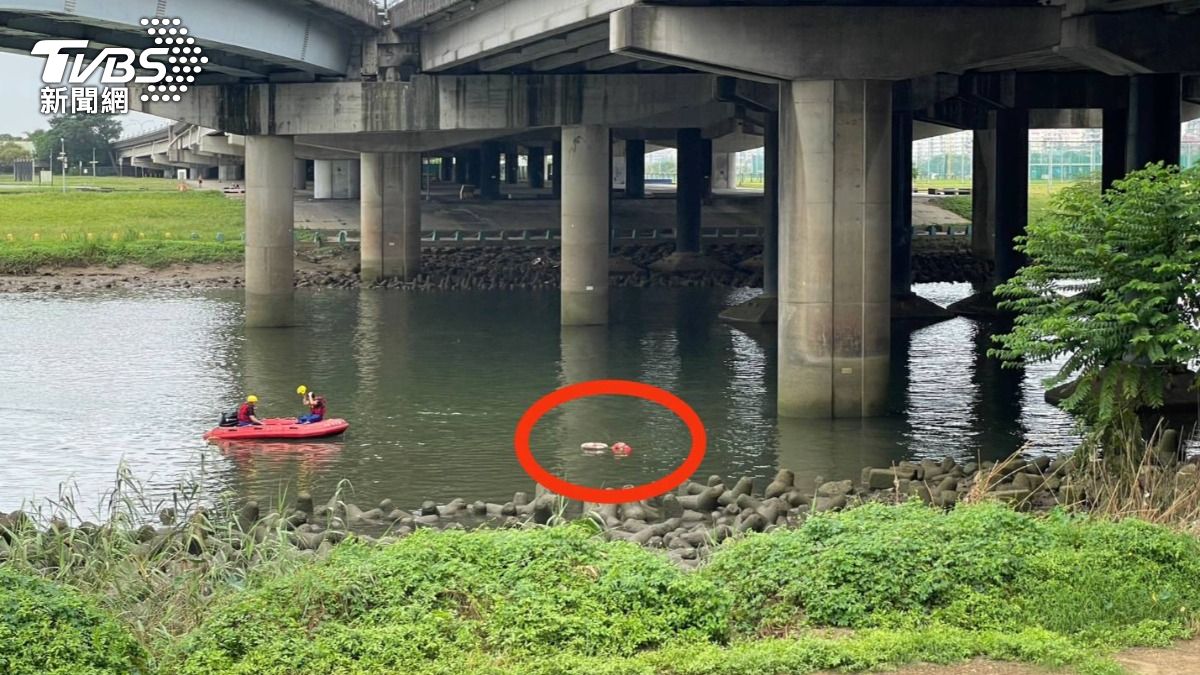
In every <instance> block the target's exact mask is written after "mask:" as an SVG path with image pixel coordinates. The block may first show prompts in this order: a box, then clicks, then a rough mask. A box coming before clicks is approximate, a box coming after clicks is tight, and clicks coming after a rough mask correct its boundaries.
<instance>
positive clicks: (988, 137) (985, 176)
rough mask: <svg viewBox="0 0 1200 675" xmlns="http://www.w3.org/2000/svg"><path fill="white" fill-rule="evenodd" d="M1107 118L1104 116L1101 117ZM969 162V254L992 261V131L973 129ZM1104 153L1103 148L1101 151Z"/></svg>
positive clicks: (994, 147)
mask: <svg viewBox="0 0 1200 675" xmlns="http://www.w3.org/2000/svg"><path fill="white" fill-rule="evenodd" d="M1105 114H1106V115H1107V113H1105ZM973 136H974V141H973V148H972V159H971V167H972V169H971V251H972V252H973V253H974V254H975V256H976V257H978V258H980V259H982V260H987V261H994V260H995V259H996V253H995V245H996V240H995V231H996V199H995V195H994V194H993V190H992V182H993V181H994V180H995V173H996V129H995V126H994V125H992V124H989V126H988V128H986V129H976V130H975V131H974V133H973ZM1105 151H1106V152H1107V148H1105Z"/></svg>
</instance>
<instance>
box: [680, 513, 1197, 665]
mask: <svg viewBox="0 0 1200 675" xmlns="http://www.w3.org/2000/svg"><path fill="white" fill-rule="evenodd" d="M703 574H704V575H705V576H709V577H710V578H713V579H724V580H725V584H724V585H725V588H727V589H728V590H729V592H731V593H732V594H733V595H734V597H735V598H737V602H736V604H735V609H734V616H733V621H734V627H735V629H736V630H737V631H738V632H739V633H740V634H742V635H746V636H752V635H755V634H763V633H768V634H774V633H779V632H782V631H784V630H791V629H796V628H803V627H812V626H838V627H845V628H853V629H862V628H895V627H905V626H908V627H911V626H918V627H926V626H931V625H943V626H951V627H956V628H962V629H970V630H994V631H1001V632H1015V631H1019V630H1022V629H1029V628H1038V629H1042V630H1045V631H1048V632H1050V633H1053V634H1055V635H1059V636H1063V637H1066V638H1070V639H1078V640H1081V641H1082V642H1084V643H1086V644H1109V643H1122V642H1125V641H1126V640H1125V639H1124V638H1126V637H1128V636H1129V635H1128V634H1132V633H1139V632H1140V633H1143V634H1144V635H1150V634H1156V635H1178V634H1182V633H1183V632H1184V631H1185V629H1186V620H1187V619H1186V617H1189V616H1192V615H1194V614H1195V613H1196V610H1197V608H1200V587H1198V586H1197V583H1198V582H1200V542H1197V540H1196V539H1194V538H1192V537H1190V536H1187V535H1181V534H1176V533H1173V532H1171V531H1169V530H1167V529H1165V528H1161V527H1158V526H1154V525H1149V524H1146V523H1143V522H1140V521H1137V520H1127V521H1121V522H1116V523H1114V522H1108V521H1101V520H1089V519H1083V518H1079V517H1072V516H1068V515H1065V514H1061V513H1056V514H1053V515H1051V516H1048V517H1042V518H1039V517H1035V516H1030V515H1026V514H1021V513H1017V512H1015V511H1012V510H1010V509H1008V508H1007V507H1003V506H999V505H981V506H974V507H969V508H959V509H956V510H954V511H952V512H950V513H948V514H942V513H940V512H938V511H934V510H931V509H928V508H925V507H923V506H920V505H905V506H901V507H888V506H883V505H877V504H876V505H867V506H864V507H861V508H857V509H854V510H851V511H849V512H847V513H845V514H842V515H838V516H815V517H813V518H811V519H809V521H808V522H806V523H805V525H804V526H803V527H801V528H799V529H797V530H794V531H779V532H774V533H771V534H770V535H767V536H761V537H751V538H748V539H746V540H744V541H741V542H739V543H736V544H733V545H731V546H726V547H723V548H722V549H720V550H719V551H718V553H717V554H716V556H715V557H714V559H713V561H712V564H711V565H710V566H708V567H707V568H706V569H705V570H704V571H703ZM1127 633H1128V634H1127Z"/></svg>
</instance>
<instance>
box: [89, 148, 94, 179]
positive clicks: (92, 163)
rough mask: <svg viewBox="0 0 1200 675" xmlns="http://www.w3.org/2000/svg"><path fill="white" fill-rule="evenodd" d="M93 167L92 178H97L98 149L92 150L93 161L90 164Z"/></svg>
mask: <svg viewBox="0 0 1200 675" xmlns="http://www.w3.org/2000/svg"><path fill="white" fill-rule="evenodd" d="M88 164H91V165H92V178H95V177H96V149H95V148H92V161H90V162H88Z"/></svg>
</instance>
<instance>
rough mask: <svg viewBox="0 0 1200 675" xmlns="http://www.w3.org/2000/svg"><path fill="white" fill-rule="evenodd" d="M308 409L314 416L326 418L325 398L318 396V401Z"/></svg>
mask: <svg viewBox="0 0 1200 675" xmlns="http://www.w3.org/2000/svg"><path fill="white" fill-rule="evenodd" d="M308 409H309V410H310V411H311V412H312V414H314V415H320V416H321V417H324V416H325V397H324V396H318V397H317V400H316V401H315V402H314V403H312V404H310V405H309V406H308Z"/></svg>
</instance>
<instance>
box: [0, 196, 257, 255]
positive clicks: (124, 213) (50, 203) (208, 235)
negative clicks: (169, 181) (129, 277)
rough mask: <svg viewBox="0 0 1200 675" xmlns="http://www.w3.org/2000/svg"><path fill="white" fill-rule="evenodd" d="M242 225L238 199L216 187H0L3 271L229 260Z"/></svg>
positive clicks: (236, 248) (236, 251) (239, 250)
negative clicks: (210, 189)
mask: <svg viewBox="0 0 1200 675" xmlns="http://www.w3.org/2000/svg"><path fill="white" fill-rule="evenodd" d="M98 180H105V179H98ZM109 180H121V179H109ZM126 180H133V179H126ZM243 231H244V207H243V203H242V202H241V201H238V200H233V199H228V198H226V197H225V196H224V195H222V194H220V193H217V192H198V191H192V192H166V191H145V192H142V191H118V192H100V193H93V192H68V193H66V194H63V193H60V192H53V191H51V192H37V193H16V194H10V193H7V192H5V191H3V190H0V272H4V273H10V274H14V273H15V274H20V273H29V272H32V271H34V270H36V269H37V268H38V267H42V266H68V265H73V266H79V265H119V264H123V263H138V264H143V265H147V266H151V267H160V266H164V265H169V264H172V263H184V262H220V261H236V260H240V259H241V258H242V245H241V242H240V237H241V234H242V232H243ZM218 235H221V237H223V238H224V241H223V242H221V241H218Z"/></svg>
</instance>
